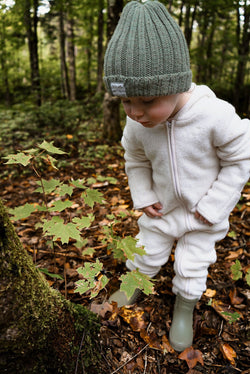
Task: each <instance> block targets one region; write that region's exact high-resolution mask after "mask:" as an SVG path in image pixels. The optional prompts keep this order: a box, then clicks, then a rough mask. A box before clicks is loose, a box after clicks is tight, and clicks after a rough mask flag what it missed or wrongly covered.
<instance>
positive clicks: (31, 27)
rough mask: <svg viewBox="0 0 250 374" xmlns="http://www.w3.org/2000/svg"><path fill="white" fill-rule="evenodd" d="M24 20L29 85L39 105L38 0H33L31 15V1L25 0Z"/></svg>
mask: <svg viewBox="0 0 250 374" xmlns="http://www.w3.org/2000/svg"><path fill="white" fill-rule="evenodd" d="M24 4H25V5H24V6H25V8H24V22H25V27H26V32H27V38H28V45H29V57H30V70H31V87H32V91H33V93H34V95H35V101H36V103H37V105H38V106H40V105H41V84H40V73H39V60H38V39H37V23H38V16H37V10H38V0H33V9H32V14H33V17H31V1H30V0H25V2H24Z"/></svg>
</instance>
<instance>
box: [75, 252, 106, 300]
mask: <svg viewBox="0 0 250 374" xmlns="http://www.w3.org/2000/svg"><path fill="white" fill-rule="evenodd" d="M102 270H103V264H102V263H101V262H100V261H99V260H98V259H97V260H96V262H95V263H92V262H85V264H84V266H83V267H81V268H78V269H77V271H78V273H79V274H80V275H81V276H82V277H83V279H81V280H79V281H77V282H76V286H77V288H76V290H75V292H79V293H81V294H83V293H85V292H87V291H89V290H91V298H93V297H95V296H97V295H98V293H99V291H100V290H101V289H103V288H104V287H105V286H106V285H107V283H108V281H109V279H108V278H107V277H106V275H103V274H102V273H101V272H102ZM99 275H100V277H99Z"/></svg>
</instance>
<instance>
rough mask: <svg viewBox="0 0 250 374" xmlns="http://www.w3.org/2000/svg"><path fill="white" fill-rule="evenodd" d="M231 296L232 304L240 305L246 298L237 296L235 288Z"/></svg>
mask: <svg viewBox="0 0 250 374" xmlns="http://www.w3.org/2000/svg"><path fill="white" fill-rule="evenodd" d="M229 297H230V301H231V304H232V305H240V304H242V302H243V300H244V298H243V297H239V296H237V290H236V288H234V289H233V290H230V292H229Z"/></svg>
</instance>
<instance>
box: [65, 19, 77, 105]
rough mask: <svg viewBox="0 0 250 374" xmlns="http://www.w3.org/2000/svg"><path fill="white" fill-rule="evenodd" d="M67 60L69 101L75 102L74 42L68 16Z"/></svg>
mask: <svg viewBox="0 0 250 374" xmlns="http://www.w3.org/2000/svg"><path fill="white" fill-rule="evenodd" d="M67 35H68V38H67V41H68V59H69V86H70V100H71V101H75V100H76V62H75V41H74V38H75V37H74V20H73V18H72V16H70V15H69V16H68V24H67Z"/></svg>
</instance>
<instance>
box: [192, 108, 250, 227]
mask: <svg viewBox="0 0 250 374" xmlns="http://www.w3.org/2000/svg"><path fill="white" fill-rule="evenodd" d="M223 123H224V125H223V126H224V128H223V126H220V124H218V123H217V126H216V128H215V130H214V137H213V139H214V146H215V147H216V151H217V156H218V158H219V160H220V172H219V174H218V177H217V179H216V180H215V181H214V183H213V184H212V186H211V188H210V189H209V190H208V192H207V194H206V195H205V196H204V197H203V198H202V199H201V200H200V201H199V203H198V205H197V210H198V212H199V213H200V214H202V215H203V216H204V217H205V218H206V219H207V220H208V221H209V222H211V223H213V224H215V223H219V222H220V221H222V220H223V219H224V218H226V217H228V216H229V214H230V212H231V211H232V210H233V208H234V207H235V205H236V204H237V202H238V201H239V199H240V196H241V191H242V189H243V187H244V185H245V184H246V182H247V181H248V179H249V176H250V121H249V120H248V119H244V120H241V119H240V117H239V116H238V115H237V114H235V112H234V115H233V119H232V117H231V121H229V122H228V121H225V120H224V121H223ZM225 125H226V126H225Z"/></svg>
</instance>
